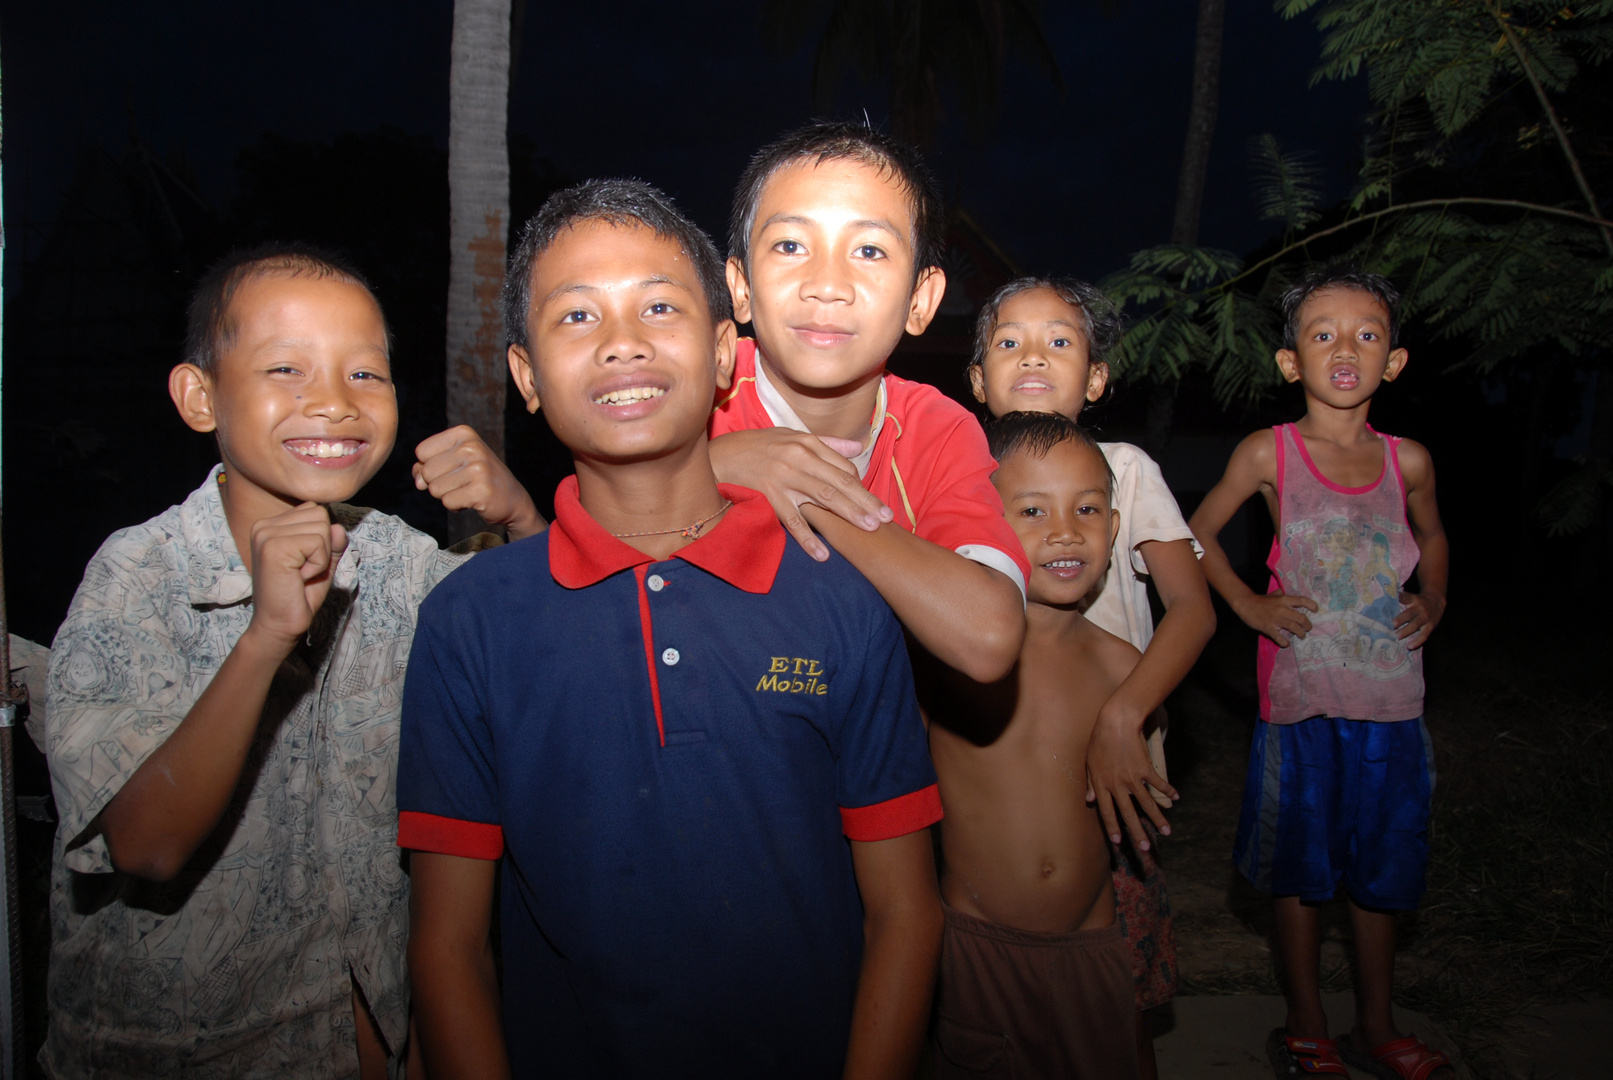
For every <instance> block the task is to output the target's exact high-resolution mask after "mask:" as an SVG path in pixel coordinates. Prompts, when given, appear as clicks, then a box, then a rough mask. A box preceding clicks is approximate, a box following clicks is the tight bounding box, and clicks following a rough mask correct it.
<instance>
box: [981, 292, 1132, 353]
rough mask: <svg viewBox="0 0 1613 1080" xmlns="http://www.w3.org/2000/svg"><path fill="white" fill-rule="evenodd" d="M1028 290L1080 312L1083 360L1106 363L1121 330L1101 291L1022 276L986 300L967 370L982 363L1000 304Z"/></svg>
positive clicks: (1117, 315) (1117, 316)
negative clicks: (1084, 348)
mask: <svg viewBox="0 0 1613 1080" xmlns="http://www.w3.org/2000/svg"><path fill="white" fill-rule="evenodd" d="M1032 289H1047V290H1048V291H1050V292H1052V293H1053V294H1055V295H1056V296H1057V297H1058V298H1059V299H1060V300H1063V301H1064V302H1065V303H1066V304H1069V305H1070V306H1071V307H1072V308H1074V309H1075V310H1076V311H1079V312H1080V313H1081V336H1082V337H1084V338H1085V339H1086V343H1087V359H1088V361H1089V362H1091V363H1094V364H1107V363H1108V362H1109V354H1110V353H1111V352H1112V351H1114V347H1115V346H1116V345H1118V344H1119V343H1120V332H1121V330H1122V329H1124V327H1125V323H1124V320H1122V319H1121V317H1120V309H1119V308H1118V307H1116V306H1115V302H1114V301H1113V300H1111V299H1109V297H1108V296H1106V295H1104V292H1103V290H1101V289H1099V288H1098V287H1097V286H1096V285H1091V284H1089V283H1087V282H1085V281H1082V280H1080V279H1079V278H1073V277H1022V278H1015V279H1014V280H1013V281H1010V282H1009V283H1008V284H1006V285H1004V286H1003V287H1002V288H1000V289H998V290H997V291H996V292H994V293H992V294H991V296H990V297H989V298H988V299H987V300H986V302H985V303H984V304H982V305H981V307H980V315H979V316H978V317H977V318H976V319H975V347H974V354H973V355H972V356H970V357H969V367H978V366H979V365H981V364H984V363H985V362H986V350H988V349H990V348H991V335H992V334H994V333H996V332H997V322H998V320H999V319H1000V318H1001V316H1002V309H1003V305H1004V304H1006V303H1008V301H1010V300H1012V299H1013V298H1014V297H1016V296H1018V295H1019V294H1020V293H1026V292H1030V291H1031V290H1032Z"/></svg>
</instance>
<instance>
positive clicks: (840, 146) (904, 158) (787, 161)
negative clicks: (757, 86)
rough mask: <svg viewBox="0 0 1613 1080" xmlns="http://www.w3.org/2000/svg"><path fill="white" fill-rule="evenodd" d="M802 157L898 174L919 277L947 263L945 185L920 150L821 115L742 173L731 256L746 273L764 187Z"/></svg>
mask: <svg viewBox="0 0 1613 1080" xmlns="http://www.w3.org/2000/svg"><path fill="white" fill-rule="evenodd" d="M802 161H810V162H811V163H812V164H813V165H822V164H823V163H824V162H827V161H855V162H858V163H859V164H862V165H867V166H868V167H869V168H872V169H876V170H878V171H879V172H880V173H881V174H882V175H884V176H889V177H892V178H894V179H895V180H896V182H897V183H898V184H899V185H900V186H901V188H902V191H903V192H904V193H905V194H906V195H907V201H908V204H909V209H910V210H911V211H912V214H913V235H912V237H911V239H912V242H913V275H914V280H915V281H917V280H918V275H919V274H920V273H922V272H923V271H924V270H926V269H928V268H929V267H931V266H939V265H941V251H942V249H943V247H944V246H945V235H944V234H945V231H946V225H945V221H944V218H943V213H942V208H941V189H940V187H939V186H937V184H936V182H935V177H934V176H933V175H932V174H931V173H930V170H929V167H928V166H926V165H925V164H924V159H923V158H922V157H920V156H919V152H918V151H917V150H915V149H914V148H913V147H911V146H909V145H907V144H906V143H904V142H902V141H900V140H899V139H893V138H891V137H890V136H889V135H886V134H884V133H882V132H878V131H875V130H874V129H873V128H871V127H869V126H867V125H866V124H854V123H848V122H845V121H831V120H815V121H813V122H812V123H810V124H808V125H806V126H805V127H801V128H797V129H795V130H794V131H792V132H790V133H789V134H787V135H785V136H784V137H783V138H781V139H778V140H776V141H774V142H771V143H768V144H767V145H766V146H764V147H762V148H761V149H760V150H758V151H756V153H755V154H754V155H752V156H751V159H750V164H748V165H746V166H745V171H744V173H742V174H741V175H740V177H739V187H738V188H736V189H735V191H734V208H733V212H732V213H731V214H730V215H729V218H728V257H729V258H731V259H738V260H739V262H740V265H742V266H743V267H744V268H745V273H746V274H749V273H750V257H751V250H750V234H751V229H752V228H753V227H754V226H755V224H756V210H757V207H759V206H760V205H761V202H762V189H763V188H765V187H766V186H767V182H768V181H769V180H771V179H772V178H773V174H774V173H776V172H778V171H779V170H780V169H782V168H785V167H786V166H789V165H794V164H796V163H797V162H802Z"/></svg>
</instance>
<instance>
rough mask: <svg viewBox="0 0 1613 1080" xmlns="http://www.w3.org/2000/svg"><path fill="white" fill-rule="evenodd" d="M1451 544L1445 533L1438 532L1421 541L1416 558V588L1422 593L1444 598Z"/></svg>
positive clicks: (1448, 580) (1449, 567)
mask: <svg viewBox="0 0 1613 1080" xmlns="http://www.w3.org/2000/svg"><path fill="white" fill-rule="evenodd" d="M1450 571H1451V546H1450V541H1448V540H1447V539H1446V538H1445V533H1444V532H1443V531H1442V532H1439V533H1436V534H1435V535H1433V536H1429V537H1427V538H1425V539H1423V540H1422V541H1421V544H1420V553H1419V556H1418V559H1417V590H1418V591H1419V592H1421V593H1422V594H1423V595H1425V596H1427V595H1430V594H1432V595H1435V596H1438V597H1439V598H1440V599H1441V600H1444V599H1445V598H1446V594H1445V590H1446V587H1447V586H1448V585H1449V584H1450Z"/></svg>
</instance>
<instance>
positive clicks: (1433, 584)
mask: <svg viewBox="0 0 1613 1080" xmlns="http://www.w3.org/2000/svg"><path fill="white" fill-rule="evenodd" d="M1400 474H1401V476H1402V477H1403V478H1404V480H1405V483H1406V520H1407V521H1408V522H1409V523H1410V525H1411V535H1412V537H1413V538H1414V539H1415V540H1416V541H1417V551H1418V559H1417V590H1418V591H1417V592H1415V593H1402V594H1401V597H1400V601H1401V603H1402V605H1404V607H1403V610H1402V611H1401V612H1400V614H1399V615H1398V616H1396V618H1395V629H1396V632H1397V633H1398V634H1399V636H1400V638H1401V640H1402V641H1404V642H1405V643H1406V648H1408V649H1420V648H1422V647H1423V646H1424V645H1426V644H1428V637H1429V635H1430V634H1432V633H1433V632H1434V628H1435V627H1437V626H1438V625H1439V622H1440V620H1441V619H1443V618H1444V617H1445V586H1446V584H1447V583H1448V581H1449V579H1450V567H1451V546H1450V541H1449V540H1447V539H1446V537H1445V525H1444V523H1443V522H1442V521H1440V519H1439V503H1438V501H1437V500H1436V499H1435V498H1434V459H1433V458H1432V457H1431V456H1429V453H1428V450H1427V448H1426V447H1424V446H1423V445H1422V444H1421V443H1418V442H1413V441H1412V440H1411V439H1403V440H1401V443H1400Z"/></svg>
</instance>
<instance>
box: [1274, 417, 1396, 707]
mask: <svg viewBox="0 0 1613 1080" xmlns="http://www.w3.org/2000/svg"><path fill="white" fill-rule="evenodd" d="M1367 430H1368V431H1371V430H1372V429H1371V428H1370V427H1369V428H1368V429H1367ZM1273 433H1274V434H1275V436H1276V440H1277V505H1278V522H1279V523H1278V526H1277V535H1276V536H1275V537H1274V538H1273V540H1272V544H1271V555H1270V557H1269V558H1268V559H1267V560H1266V565H1267V566H1268V567H1270V568H1271V586H1270V588H1268V589H1267V590H1266V591H1267V592H1268V593H1275V592H1282V593H1286V594H1288V595H1290V596H1308V597H1310V598H1311V599H1312V600H1314V601H1316V606H1317V608H1318V610H1317V611H1316V612H1315V613H1314V614H1311V615H1310V616H1309V618H1310V621H1311V630H1310V633H1308V634H1307V635H1306V636H1305V637H1304V638H1295V639H1294V640H1293V642H1292V643H1291V644H1290V645H1289V646H1288V648H1286V649H1280V648H1278V647H1277V644H1276V643H1275V642H1273V641H1272V640H1271V639H1269V638H1266V637H1261V639H1260V650H1259V657H1258V667H1259V683H1260V717H1261V719H1262V720H1267V721H1270V722H1271V723H1274V724H1292V723H1295V722H1296V721H1299V720H1306V719H1309V718H1310V717H1313V716H1338V717H1345V718H1347V719H1350V720H1378V721H1394V720H1412V719H1415V718H1417V717H1419V716H1421V715H1422V714H1423V657H1422V652H1421V650H1417V651H1408V650H1407V649H1406V647H1405V645H1404V644H1403V643H1402V642H1401V641H1400V639H1399V638H1397V637H1396V636H1395V627H1394V620H1395V617H1396V616H1397V615H1399V614H1400V611H1401V602H1400V594H1401V589H1402V588H1403V587H1404V585H1405V584H1406V580H1407V579H1408V578H1410V577H1411V572H1412V571H1413V570H1414V569H1415V568H1416V566H1417V560H1418V556H1419V553H1418V550H1417V542H1416V540H1415V538H1413V536H1412V534H1411V526H1410V524H1409V523H1408V522H1407V520H1406V485H1405V481H1404V480H1403V479H1402V478H1401V475H1400V454H1399V447H1400V440H1399V439H1397V438H1394V437H1393V436H1389V435H1383V436H1380V437H1381V438H1382V439H1383V446H1384V451H1383V453H1384V462H1383V471H1382V472H1381V473H1380V474H1379V476H1378V479H1377V480H1375V481H1374V482H1372V483H1371V484H1368V485H1366V486H1365V487H1359V488H1350V487H1344V486H1342V485H1339V484H1335V483H1333V482H1332V481H1331V480H1329V479H1327V477H1325V476H1323V475H1322V473H1321V471H1320V470H1319V469H1317V467H1316V465H1315V463H1314V462H1312V461H1311V457H1310V454H1309V453H1308V452H1307V451H1306V449H1305V440H1304V439H1303V438H1302V437H1301V436H1300V434H1299V431H1298V429H1296V428H1295V427H1294V425H1293V424H1283V425H1280V426H1279V427H1276V428H1274V429H1273ZM1374 434H1377V433H1376V432H1374Z"/></svg>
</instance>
